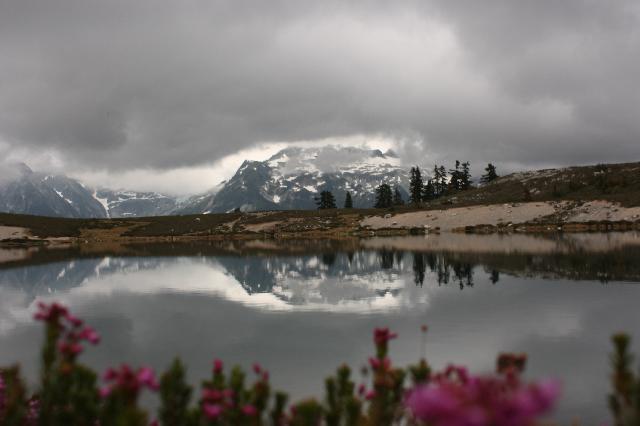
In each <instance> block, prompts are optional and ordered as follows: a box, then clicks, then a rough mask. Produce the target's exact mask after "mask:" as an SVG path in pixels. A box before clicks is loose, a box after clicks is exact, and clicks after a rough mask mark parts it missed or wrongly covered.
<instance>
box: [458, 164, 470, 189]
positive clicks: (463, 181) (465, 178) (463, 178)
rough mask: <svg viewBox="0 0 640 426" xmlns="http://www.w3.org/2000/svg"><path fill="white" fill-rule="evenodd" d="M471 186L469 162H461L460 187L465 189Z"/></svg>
mask: <svg viewBox="0 0 640 426" xmlns="http://www.w3.org/2000/svg"><path fill="white" fill-rule="evenodd" d="M469 188H471V164H470V163H469V162H468V161H465V162H464V163H462V170H461V172H460V189H462V190H467V189H469Z"/></svg>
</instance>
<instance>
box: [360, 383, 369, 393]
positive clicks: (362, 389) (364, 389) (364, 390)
mask: <svg viewBox="0 0 640 426" xmlns="http://www.w3.org/2000/svg"><path fill="white" fill-rule="evenodd" d="M366 391H367V387H366V386H365V385H364V384H363V383H361V384H360V386H358V395H360V396H363V395H364V394H365V392H366Z"/></svg>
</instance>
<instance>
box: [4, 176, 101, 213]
mask: <svg viewBox="0 0 640 426" xmlns="http://www.w3.org/2000/svg"><path fill="white" fill-rule="evenodd" d="M7 167H8V168H7V170H6V171H7V174H6V175H5V176H3V178H4V179H3V181H2V182H0V211H2V212H7V213H22V214H32V215H40V216H57V217H96V218H101V217H106V216H107V212H106V211H105V209H104V208H103V207H102V204H100V202H98V200H96V199H95V198H94V197H93V195H92V193H91V191H90V190H88V189H87V188H85V187H84V185H82V184H81V183H80V182H78V181H77V180H74V179H71V178H69V177H67V176H63V175H47V174H44V173H38V172H34V171H33V170H31V169H30V168H29V167H28V166H27V165H25V164H17V165H15V166H7ZM9 176H10V178H9Z"/></svg>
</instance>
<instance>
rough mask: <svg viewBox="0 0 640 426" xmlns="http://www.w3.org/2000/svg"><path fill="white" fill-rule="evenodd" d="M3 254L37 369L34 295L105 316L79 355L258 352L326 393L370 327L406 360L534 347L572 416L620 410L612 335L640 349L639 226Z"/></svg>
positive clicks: (300, 393)
mask: <svg viewBox="0 0 640 426" xmlns="http://www.w3.org/2000/svg"><path fill="white" fill-rule="evenodd" d="M0 260H1V263H0V365H9V364H12V363H16V362H20V363H21V364H22V366H23V369H24V371H23V373H24V374H25V376H26V377H27V379H28V380H29V382H30V383H34V382H35V380H36V378H37V376H38V372H39V367H38V365H39V358H40V345H41V342H42V337H43V336H42V325H41V324H39V323H36V322H35V321H34V320H33V318H32V317H33V313H34V312H35V309H36V304H37V302H38V301H45V302H51V301H59V302H62V303H64V304H66V305H67V306H69V307H70V308H71V310H72V312H74V313H75V314H77V315H78V316H80V317H82V318H84V319H85V320H86V321H87V323H88V324H90V325H92V326H93V327H95V328H96V329H97V330H98V332H99V333H100V334H101V336H102V342H101V344H100V346H99V347H97V348H89V349H88V350H87V351H86V352H85V353H84V354H83V355H82V360H83V361H84V362H85V363H87V364H88V365H90V366H92V367H95V368H96V369H98V370H99V371H103V370H104V369H106V368H107V367H109V366H115V365H118V364H120V363H123V362H127V363H130V364H132V365H134V366H137V365H143V364H144V365H150V366H152V367H153V368H155V369H156V370H157V371H162V370H164V369H165V368H166V367H167V366H168V364H169V363H170V362H171V360H172V359H173V358H174V357H176V356H179V357H181V358H182V360H183V361H184V362H185V363H186V365H187V366H188V369H189V370H188V374H189V378H190V380H191V381H192V382H193V383H194V384H197V383H199V381H200V380H201V379H203V378H205V377H208V376H209V374H210V371H211V365H212V359H213V358H214V357H215V358H220V359H222V360H224V361H225V363H226V364H227V365H229V364H234V363H237V364H239V365H242V366H244V367H245V368H250V366H251V365H252V364H253V363H254V362H259V363H260V364H262V365H263V366H264V367H265V368H267V369H268V370H269V371H270V372H271V381H272V383H273V385H274V387H275V388H278V389H282V390H285V391H287V392H289V393H290V394H291V396H292V398H293V399H294V400H301V399H303V398H305V397H309V396H318V397H321V396H322V394H323V379H324V377H325V376H327V375H329V374H331V373H332V372H334V371H335V369H336V367H338V366H339V365H341V364H342V363H347V364H349V365H351V366H352V367H354V370H355V372H356V375H358V374H359V373H358V371H359V369H360V367H361V366H364V365H365V363H366V360H367V357H368V356H369V355H370V354H372V352H373V345H372V341H371V335H372V331H373V329H374V328H375V327H389V328H390V329H391V330H393V331H395V332H397V333H398V334H399V337H398V339H395V340H394V341H392V343H391V358H392V360H393V362H394V364H397V365H400V366H403V365H407V364H408V363H414V362H416V361H417V360H418V359H419V358H420V357H422V356H426V358H427V360H428V362H429V363H430V364H431V365H432V366H433V367H434V368H436V369H439V368H443V367H445V366H446V365H447V364H448V363H455V364H463V365H466V366H468V367H469V368H470V369H471V370H472V371H473V372H479V373H481V372H492V371H493V370H494V368H495V358H496V355H497V354H498V353H500V352H525V353H527V354H528V362H527V369H526V375H527V377H530V378H544V377H555V378H559V379H561V381H562V384H563V396H562V399H561V402H560V405H559V406H558V409H557V410H556V413H555V415H554V417H553V418H554V419H556V420H558V421H559V422H561V423H563V424H567V423H568V422H569V421H571V420H572V419H574V418H579V419H580V420H581V421H582V424H601V423H602V422H603V421H607V420H608V419H609V414H608V411H607V399H606V395H607V393H608V392H609V388H610V385H609V370H610V366H609V353H610V352H611V348H612V346H611V342H610V336H611V335H612V334H613V333H615V332H618V331H624V332H627V333H629V334H630V335H631V336H632V346H633V349H634V350H636V351H640V321H639V320H640V309H639V303H640V234H639V233H634V232H625V233H593V234H550V235H539V236H538V235H520V234H515V235H465V234H441V235H426V236H412V237H389V238H371V239H364V240H346V241H333V240H317V241H280V242H279V241H274V240H260V241H236V242H229V241H227V242H199V243H179V244H178V243H163V244H149V245H141V244H136V245H133V244H132V245H111V246H107V247H100V246H90V247H89V246H88V247H75V248H73V249H70V248H67V249H46V248H40V249H38V248H12V249H2V250H0ZM423 324H426V325H428V327H429V331H428V333H427V334H426V337H425V336H424V335H423V333H421V331H420V328H421V326H422V325H423ZM147 398H148V399H149V401H148V403H149V404H154V402H153V399H154V398H155V397H153V396H151V397H147Z"/></svg>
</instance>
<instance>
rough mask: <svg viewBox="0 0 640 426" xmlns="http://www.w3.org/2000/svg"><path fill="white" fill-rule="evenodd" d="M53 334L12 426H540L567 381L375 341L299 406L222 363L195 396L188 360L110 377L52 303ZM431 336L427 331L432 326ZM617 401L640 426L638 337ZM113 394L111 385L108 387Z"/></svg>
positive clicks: (7, 411) (503, 361) (90, 338)
mask: <svg viewBox="0 0 640 426" xmlns="http://www.w3.org/2000/svg"><path fill="white" fill-rule="evenodd" d="M35 318H36V319H37V320H40V321H43V322H44V324H45V327H46V337H45V342H44V347H43V350H42V371H41V377H40V382H39V386H38V389H37V390H36V391H35V392H33V393H29V392H28V390H27V388H26V386H25V384H24V382H23V380H22V379H21V377H20V370H19V367H18V366H14V367H9V368H2V369H0V425H7V426H31V425H33V426H40V425H52V426H58V425H60V426H61V425H65V426H66V425H92V426H93V425H117V426H143V425H144V426H146V425H166V426H181V425H185V426H200V425H248V426H254V425H255V426H260V425H274V426H281V425H282V426H284V425H292V426H293V425H296V426H297V425H300V426H303V425H313V426H316V425H327V426H339V425H354V426H356V425H358V426H360V425H393V424H408V425H434V426H439V425H453V426H481V425H496V426H502V425H505V426H506V425H509V426H517V425H533V424H536V422H537V421H539V420H540V419H541V418H542V416H545V415H548V414H549V413H551V412H552V409H553V406H554V403H555V402H556V400H557V399H558V397H559V393H560V388H559V384H558V382H557V381H553V380H546V381H537V382H528V381H525V380H524V379H523V378H522V375H521V373H522V371H523V370H524V368H525V364H526V355H524V354H502V355H500V356H499V357H498V359H497V363H496V372H495V374H491V375H473V374H470V373H469V372H468V371H467V369H466V368H464V367H461V366H453V365H451V366H448V367H446V368H445V369H444V370H443V371H432V369H431V367H430V366H429V364H428V363H427V361H426V360H424V359H422V360H420V361H419V362H418V363H417V364H415V365H410V366H408V367H407V368H399V367H396V366H394V365H393V363H392V362H391V359H390V358H389V356H388V351H389V342H390V341H391V340H393V339H394V338H395V337H396V335H395V334H394V333H392V332H391V331H389V330H388V329H376V330H375V332H374V344H375V354H374V355H373V356H372V357H371V358H369V360H368V367H367V368H366V370H365V371H363V372H362V373H363V377H364V378H367V379H368V380H367V381H368V382H369V383H368V384H366V383H364V382H360V383H356V379H355V378H354V377H353V372H352V370H351V369H350V368H349V367H348V366H346V365H343V366H340V367H339V368H338V369H337V371H336V373H335V375H333V376H331V377H328V378H327V379H326V380H325V395H324V398H323V399H308V400H304V401H299V402H295V403H290V402H289V397H288V395H287V394H285V393H283V392H280V391H276V390H274V389H272V387H271V385H270V382H269V372H268V371H266V370H265V369H264V368H263V367H262V366H260V365H258V364H255V365H254V366H253V369H252V370H253V371H252V372H250V373H246V372H245V371H243V370H242V369H241V368H239V367H233V368H231V369H225V367H224V365H223V363H222V361H220V360H217V359H216V360H214V361H213V365H212V371H211V376H210V377H209V378H207V379H206V380H204V381H203V382H202V384H201V386H200V389H199V390H198V392H197V393H195V391H194V389H193V388H192V386H190V385H189V384H188V383H187V382H186V369H185V366H184V365H183V364H182V362H181V361H180V360H179V359H176V360H174V361H173V363H172V364H171V365H170V366H169V368H168V369H167V371H166V372H164V373H163V374H161V375H160V376H159V377H156V374H155V373H154V371H153V370H152V369H150V368H148V367H140V368H133V367H131V366H129V365H121V366H119V367H115V368H109V369H108V370H107V371H106V372H105V373H104V374H103V375H102V377H101V378H100V379H99V378H98V375H97V374H96V373H95V372H94V371H92V370H91V369H90V368H88V367H87V366H84V365H83V364H81V363H80V362H79V357H80V355H81V354H82V352H83V351H84V350H85V347H86V345H87V344H89V345H96V344H98V343H99V341H100V336H99V335H98V333H97V332H96V331H95V330H93V329H92V328H91V327H89V326H87V325H85V324H84V322H83V321H82V320H81V319H79V318H77V317H75V316H74V315H73V314H71V312H69V310H68V309H67V308H66V307H64V306H62V305H59V304H56V303H53V304H50V305H45V304H40V305H39V310H38V312H37V313H36V315H35ZM423 332H426V327H423ZM614 343H615V347H616V352H615V354H614V356H613V357H612V359H613V365H614V374H613V379H612V381H613V385H614V391H613V393H612V394H611V395H610V405H611V409H612V413H613V415H614V420H615V424H616V425H627V424H629V425H631V424H637V421H638V418H639V417H638V412H639V410H638V407H639V406H640V397H639V396H640V380H639V379H638V378H637V377H636V376H635V375H634V374H633V373H632V372H631V369H630V363H631V355H630V354H629V338H628V337H626V336H624V335H617V336H615V337H614ZM100 383H102V385H100ZM143 391H149V392H156V393H158V394H159V399H160V405H159V409H158V412H157V414H156V415H151V414H150V413H149V412H147V410H145V409H144V408H142V407H141V406H140V405H139V403H138V399H139V396H140V394H141V392H143Z"/></svg>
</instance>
